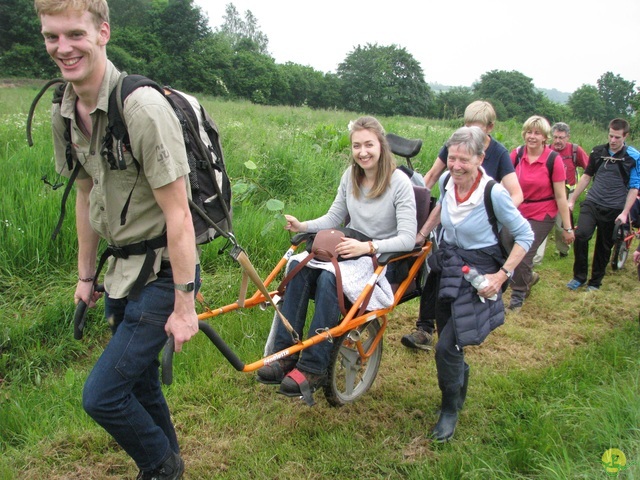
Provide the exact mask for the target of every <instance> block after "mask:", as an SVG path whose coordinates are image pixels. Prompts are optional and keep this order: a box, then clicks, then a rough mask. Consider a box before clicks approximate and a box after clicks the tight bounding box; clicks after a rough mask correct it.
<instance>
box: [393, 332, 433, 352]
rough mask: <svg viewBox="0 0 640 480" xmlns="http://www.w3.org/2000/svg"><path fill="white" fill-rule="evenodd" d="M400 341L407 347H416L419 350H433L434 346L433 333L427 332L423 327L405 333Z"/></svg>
mask: <svg viewBox="0 0 640 480" xmlns="http://www.w3.org/2000/svg"><path fill="white" fill-rule="evenodd" d="M400 343H402V345H404V346H405V347H407V348H415V349H418V350H431V349H432V348H433V335H431V334H430V333H428V332H425V331H424V330H422V329H421V328H418V329H416V330H414V331H413V332H411V333H409V334H407V335H405V336H403V337H402V339H401V340H400Z"/></svg>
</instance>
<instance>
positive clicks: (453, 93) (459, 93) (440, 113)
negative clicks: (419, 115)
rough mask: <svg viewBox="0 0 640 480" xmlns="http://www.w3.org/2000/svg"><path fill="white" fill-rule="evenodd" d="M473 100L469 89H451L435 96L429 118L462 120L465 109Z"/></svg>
mask: <svg viewBox="0 0 640 480" xmlns="http://www.w3.org/2000/svg"><path fill="white" fill-rule="evenodd" d="M474 100H475V96H474V93H473V90H472V89H471V88H469V87H452V88H450V89H449V90H446V91H443V92H440V93H438V94H437V95H436V96H435V98H434V101H433V103H432V106H431V110H430V114H431V115H430V116H432V117H434V118H444V119H454V118H462V117H463V116H464V110H465V108H467V105H469V104H470V103H471V102H473V101H474Z"/></svg>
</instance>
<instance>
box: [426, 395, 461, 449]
mask: <svg viewBox="0 0 640 480" xmlns="http://www.w3.org/2000/svg"><path fill="white" fill-rule="evenodd" d="M459 404H460V390H455V391H453V392H452V391H450V390H445V391H443V392H442V408H441V409H440V418H438V423H436V426H435V427H434V428H433V430H432V431H431V437H432V438H433V441H434V442H439V443H440V442H448V441H449V440H450V439H451V437H453V434H454V432H455V431H456V425H457V424H458V405H459Z"/></svg>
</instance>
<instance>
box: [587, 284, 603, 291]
mask: <svg viewBox="0 0 640 480" xmlns="http://www.w3.org/2000/svg"><path fill="white" fill-rule="evenodd" d="M598 290H600V287H596V286H594V285H589V286H588V287H587V292H597V291H598Z"/></svg>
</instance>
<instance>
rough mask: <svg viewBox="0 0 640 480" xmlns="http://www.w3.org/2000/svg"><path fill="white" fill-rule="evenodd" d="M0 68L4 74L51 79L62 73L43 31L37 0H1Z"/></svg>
mask: <svg viewBox="0 0 640 480" xmlns="http://www.w3.org/2000/svg"><path fill="white" fill-rule="evenodd" d="M0 71H1V72H2V75H10V76H19V77H36V78H48V77H54V76H56V75H58V69H57V67H56V66H55V64H54V63H53V61H52V60H51V58H49V55H48V54H47V51H46V49H45V47H44V40H43V39H42V34H41V33H40V20H39V19H38V17H37V15H36V13H35V10H34V8H33V2H31V1H25V0H3V1H2V2H0Z"/></svg>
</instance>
